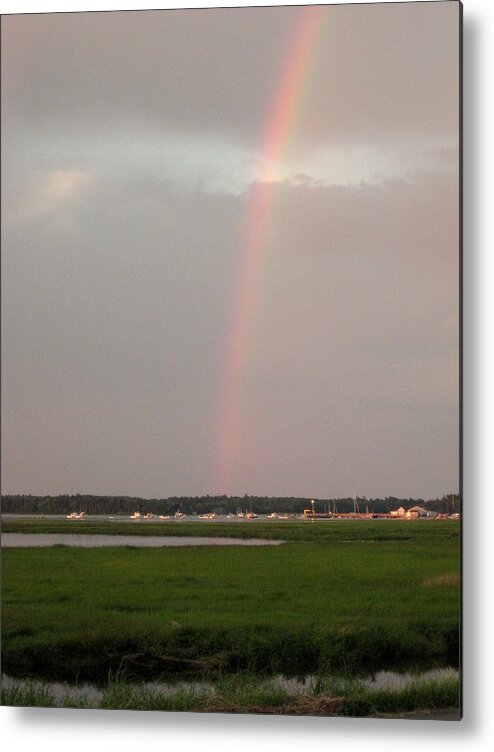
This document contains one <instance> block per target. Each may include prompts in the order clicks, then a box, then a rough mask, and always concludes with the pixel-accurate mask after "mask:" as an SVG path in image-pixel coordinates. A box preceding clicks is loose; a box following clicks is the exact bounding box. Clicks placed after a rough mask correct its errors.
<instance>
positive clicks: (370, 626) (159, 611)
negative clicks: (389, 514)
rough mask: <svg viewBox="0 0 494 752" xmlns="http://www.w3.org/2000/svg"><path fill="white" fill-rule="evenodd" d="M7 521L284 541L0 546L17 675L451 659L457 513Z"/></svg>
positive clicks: (272, 670) (301, 669)
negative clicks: (449, 516)
mask: <svg viewBox="0 0 494 752" xmlns="http://www.w3.org/2000/svg"><path fill="white" fill-rule="evenodd" d="M14 530H15V531H16V532H21V531H25V532H28V531H29V532H34V530H37V531H39V532H50V531H52V532H55V531H56V532H61V531H62V530H63V531H65V532H77V533H81V532H83V531H84V532H87V533H101V534H103V533H104V532H111V533H116V532H117V530H119V532H120V531H121V532H122V533H123V534H125V533H127V534H129V533H132V534H143V535H146V534H152V535H158V534H165V535H170V534H177V535H191V534H194V535H195V534H199V535H211V536H221V535H228V536H241V537H271V538H281V539H285V540H288V541H290V542H288V543H286V544H283V545H281V546H277V547H267V548H232V547H206V548H193V547H190V548H189V547H186V548H175V549H174V548H163V549H143V548H127V547H123V548H101V549H77V548H67V547H64V546H57V547H52V548H45V549H43V548H27V549H4V550H3V551H2V660H3V670H4V671H5V672H7V673H9V674H11V675H13V676H26V677H33V676H38V677H43V678H63V679H67V680H70V681H74V680H76V679H79V680H89V681H93V682H104V681H106V679H107V677H108V672H109V671H113V672H118V671H124V672H125V673H126V675H127V676H129V677H133V678H144V677H145V678H150V677H166V676H171V675H176V674H180V675H187V674H190V675H191V676H192V675H197V674H202V675H208V676H211V675H218V676H221V675H228V674H230V673H234V672H238V671H248V672H251V673H253V674H255V675H273V674H277V673H285V674H292V675H303V674H307V673H312V674H314V673H325V672H331V671H339V672H343V673H346V674H347V675H349V674H354V673H355V672H359V671H369V670H377V669H381V668H397V667H405V666H407V667H408V666H416V667H424V668H425V667H431V666H446V665H452V666H455V665H458V642H459V577H458V573H459V525H458V523H457V522H455V521H425V522H424V521H406V522H404V521H397V522H394V521H388V520H386V521H379V520H370V521H358V522H355V521H351V522H347V521H340V520H338V521H333V522H315V523H314V524H312V523H307V522H273V523H272V522H269V523H265V522H260V521H256V522H255V523H254V524H250V523H247V524H246V523H229V524H221V523H207V522H198V523H178V524H176V523H163V524H152V525H145V524H137V525H133V524H129V523H119V522H117V521H115V522H111V523H105V522H101V523H99V522H96V523H95V522H92V521H82V522H77V523H75V524H74V523H73V522H72V521H66V520H60V521H52V522H50V521H47V520H25V521H23V520H21V521H9V522H7V523H3V525H2V531H3V532H9V531H11V532H12V531H14ZM172 531H173V532H172Z"/></svg>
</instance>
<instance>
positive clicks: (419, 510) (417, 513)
mask: <svg viewBox="0 0 494 752" xmlns="http://www.w3.org/2000/svg"><path fill="white" fill-rule="evenodd" d="M435 516H436V515H435V513H434V512H428V511H427V509H424V508H423V507H411V508H410V509H409V510H408V512H406V517H408V518H409V519H412V518H415V517H435Z"/></svg>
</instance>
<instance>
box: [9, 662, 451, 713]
mask: <svg viewBox="0 0 494 752" xmlns="http://www.w3.org/2000/svg"><path fill="white" fill-rule="evenodd" d="M446 679H449V680H451V681H458V680H459V672H458V671H457V669H454V668H439V669H432V670H431V671H422V672H420V673H413V672H409V673H398V672H395V671H380V672H378V673H376V674H373V675H372V676H366V677H361V678H359V680H358V681H359V683H360V684H362V685H363V686H364V687H366V688H369V689H384V688H389V689H396V690H400V689H404V688H405V687H407V686H408V685H410V684H413V683H414V682H416V681H418V680H419V681H421V682H422V681H442V680H446ZM267 681H268V682H269V684H271V685H272V686H277V687H280V688H281V689H284V690H286V691H287V692H289V693H290V694H292V695H313V694H318V691H317V687H318V686H319V685H321V689H322V687H323V686H324V685H325V686H326V687H327V686H330V685H331V684H335V685H338V684H339V683H341V682H342V681H343V682H344V681H345V680H344V679H342V677H340V676H337V675H335V676H322V677H317V676H306V677H305V678H304V679H293V678H287V677H284V676H275V677H273V678H272V679H270V680H267ZM23 685H25V686H29V687H38V688H40V689H45V690H48V691H49V692H50V694H51V695H52V696H53V697H54V699H55V701H56V702H57V703H60V704H62V703H63V702H64V700H67V699H68V698H70V700H71V701H72V702H77V701H85V702H86V703H87V704H94V705H96V704H98V703H99V702H100V701H101V700H102V698H103V695H104V693H105V691H106V690H105V689H102V688H99V687H96V686H94V685H92V684H77V685H71V684H69V683H67V682H44V681H43V682H42V681H36V680H29V679H28V680H22V679H21V680H19V679H14V678H12V677H11V676H7V675H6V674H2V688H3V689H4V690H8V689H12V688H14V687H19V686H23ZM126 686H127V687H132V688H135V689H138V690H140V691H142V692H145V693H148V692H149V693H150V694H155V693H156V694H161V695H167V696H172V695H174V694H176V693H177V692H181V691H185V692H194V693H197V694H203V693H204V694H206V693H211V692H213V691H214V689H215V685H214V683H212V682H206V681H180V680H177V681H170V682H160V681H155V682H140V683H139V684H133V683H132V684H127V685H126Z"/></svg>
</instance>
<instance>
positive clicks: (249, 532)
mask: <svg viewBox="0 0 494 752" xmlns="http://www.w3.org/2000/svg"><path fill="white" fill-rule="evenodd" d="M2 532H3V533H69V534H70V533H76V534H77V535H107V534H109V533H111V534H112V535H143V536H146V535H150V536H156V535H158V536H159V535H165V536H175V535H177V536H189V535H192V536H199V537H201V536H208V537H209V536H212V537H226V538H243V539H245V538H266V539H268V540H287V541H307V542H312V543H338V542H342V543H348V542H350V541H356V542H359V541H362V542H363V541H377V542H390V543H392V542H393V541H401V542H404V543H405V542H412V543H417V544H421V545H424V546H429V545H432V546H434V545H436V544H439V545H441V544H444V543H450V544H453V545H454V544H456V545H458V542H459V535H460V524H459V522H458V520H338V519H335V520H315V521H312V520H310V519H308V520H295V521H292V520H286V521H277V520H269V521H266V520H242V521H239V522H237V521H235V520H233V521H230V522H208V521H202V520H198V521H197V522H189V521H187V522H183V521H181V520H167V521H165V522H146V521H144V520H138V521H133V520H129V519H128V518H127V519H122V520H119V519H118V518H115V519H114V520H107V519H102V520H95V519H91V520H88V519H85V520H84V519H83V520H53V519H48V518H42V519H33V518H27V519H19V518H17V519H8V518H7V519H5V518H3V519H2Z"/></svg>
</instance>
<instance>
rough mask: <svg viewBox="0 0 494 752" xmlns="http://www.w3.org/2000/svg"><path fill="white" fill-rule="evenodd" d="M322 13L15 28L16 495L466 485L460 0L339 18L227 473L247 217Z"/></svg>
mask: <svg viewBox="0 0 494 752" xmlns="http://www.w3.org/2000/svg"><path fill="white" fill-rule="evenodd" d="M306 12H307V9H306V8H304V7H285V8H284V7H274V8H245V9H240V8H233V9H210V10H194V11H187V10H177V11H169V10H166V11H138V12H113V13H83V14H69V13H67V14H56V15H54V14H46V15H36V14H34V15H24V16H23V15H18V16H8V17H3V18H2V131H3V145H2V183H3V185H2V187H3V190H2V492H3V493H32V494H60V493H76V492H80V493H99V494H125V495H139V496H144V497H166V496H170V495H202V494H207V493H209V494H215V493H228V494H233V493H241V494H243V493H248V494H263V495H264V494H266V495H273V496H280V495H297V496H306V497H307V496H308V497H315V498H328V497H335V496H342V495H353V494H354V493H356V494H357V495H359V496H362V495H366V496H368V497H373V496H387V495H397V496H404V497H423V498H432V497H435V496H437V495H442V494H443V493H449V492H453V491H456V490H457V489H458V443H459V439H458V436H459V429H458V422H459V415H458V413H459V392H458V360H459V337H458V330H459V278H458V263H459V227H458V225H459V223H458V191H459V188H458V128H459V91H458V76H459V68H458V66H459V59H458V43H459V42H458V16H459V6H458V3H457V2H453V1H452V2H448V1H447V0H446V1H445V2H436V3H434V2H431V3H410V4H378V5H372V4H369V5H346V6H328V7H327V8H326V10H325V13H324V18H323V20H322V23H321V25H320V28H319V33H318V35H317V40H316V42H315V44H314V47H313V49H312V50H311V59H310V66H308V68H307V76H306V79H305V80H304V84H303V88H302V89H301V91H300V92H299V94H300V96H298V97H297V107H296V109H295V110H294V113H293V114H294V117H293V127H292V128H291V129H290V137H289V138H288V139H287V141H286V145H285V148H284V149H283V152H282V154H281V156H280V159H279V161H278V164H277V171H276V176H275V177H273V178H272V185H271V186H270V193H271V196H272V202H271V205H272V210H271V214H270V217H269V226H268V230H269V231H268V232H267V233H266V238H265V243H264V245H263V248H262V258H263V260H262V264H261V265H260V267H259V278H258V280H257V298H256V305H255V310H253V311H252V317H251V318H252V321H251V322H250V336H249V347H248V352H247V355H246V362H245V366H244V369H243V372H242V379H241V393H239V394H238V403H239V416H240V419H239V426H238V434H239V435H238V437H237V438H238V441H237V444H236V448H235V452H234V455H233V457H232V459H231V467H230V477H229V481H228V483H227V484H226V483H225V486H224V487H218V479H217V478H215V475H214V470H213V467H214V457H213V454H214V446H215V444H216V443H217V431H218V414H219V413H220V412H221V400H222V395H221V384H222V378H223V375H224V374H223V371H224V368H225V351H226V349H227V347H228V333H229V326H230V323H231V319H232V307H233V298H234V295H235V285H236V280H237V278H238V274H239V269H240V268H241V266H242V250H243V233H244V231H245V230H244V228H245V218H246V216H247V214H248V211H249V196H250V195H251V194H252V190H253V186H256V185H259V181H261V180H263V179H265V177H263V168H264V165H263V154H262V138H263V132H264V129H265V127H266V118H268V116H269V112H270V109H271V108H272V102H273V100H274V99H275V97H276V93H277V89H278V87H279V80H280V73H281V71H282V70H283V67H284V66H285V65H286V57H287V49H289V40H290V39H291V38H292V37H293V33H294V29H297V28H298V27H300V25H301V24H302V23H303V18H304V13H306Z"/></svg>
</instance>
